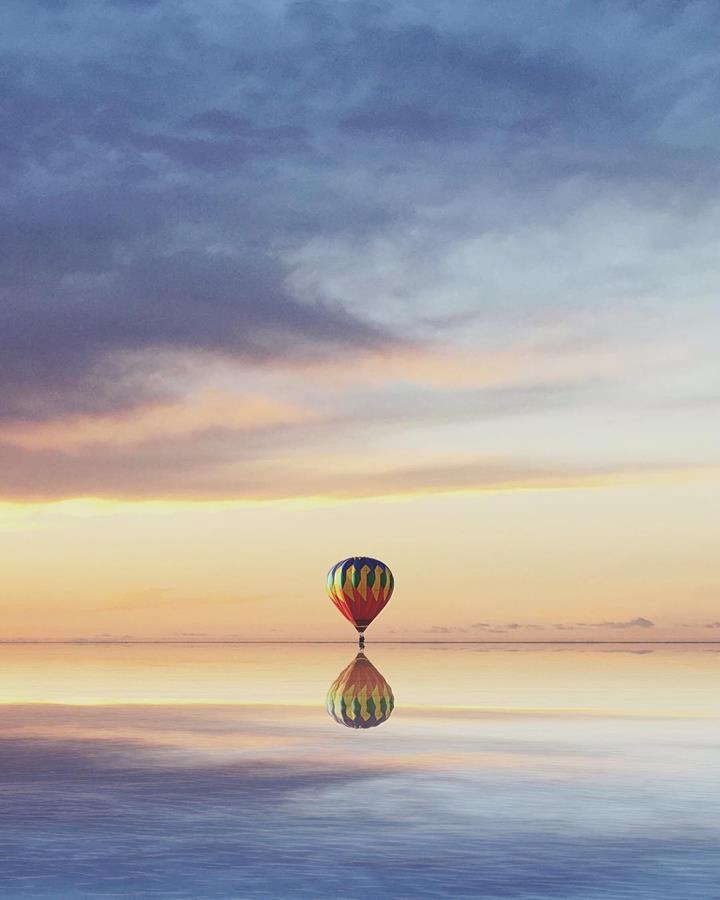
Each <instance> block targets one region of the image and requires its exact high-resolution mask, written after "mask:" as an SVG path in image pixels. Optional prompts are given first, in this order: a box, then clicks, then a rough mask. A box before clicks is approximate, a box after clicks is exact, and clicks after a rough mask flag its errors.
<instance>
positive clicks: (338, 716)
mask: <svg viewBox="0 0 720 900" xmlns="http://www.w3.org/2000/svg"><path fill="white" fill-rule="evenodd" d="M325 705H326V707H327V711H328V712H329V713H330V715H331V716H332V717H333V719H335V721H336V722H339V723H340V724H341V725H345V726H346V727H347V728H375V726H376V725H382V723H383V722H385V721H387V719H389V718H390V713H392V711H393V708H394V706H395V698H394V697H393V692H392V688H391V687H390V685H389V684H388V683H387V681H385V679H384V678H383V677H382V675H381V674H380V673H379V672H378V670H377V669H376V668H375V666H374V665H373V664H372V663H371V662H370V660H369V659H368V658H367V657H366V656H365V654H364V653H363V652H362V651H361V652H360V653H358V655H357V656H356V657H355V659H354V660H353V661H352V662H351V663H350V665H349V666H348V667H347V668H346V669H343V671H342V672H341V673H340V674H339V675H338V677H337V678H336V679H335V681H333V683H332V684H331V685H330V689H329V690H328V693H327V700H326V703H325Z"/></svg>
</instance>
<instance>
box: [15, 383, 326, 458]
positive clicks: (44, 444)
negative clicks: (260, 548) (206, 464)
mask: <svg viewBox="0 0 720 900" xmlns="http://www.w3.org/2000/svg"><path fill="white" fill-rule="evenodd" d="M311 418H312V416H311V414H310V413H308V412H305V411H303V410H300V409H296V408H293V407H291V406H289V405H287V404H283V403H278V402H276V401H273V400H268V399H266V398H264V397H257V396H238V395H236V394H231V393H227V392H222V391H203V392H201V393H197V394H195V395H193V396H191V397H190V398H188V399H186V400H183V401H180V402H175V403H167V404H160V405H156V406H145V407H142V408H140V409H134V410H130V411H127V412H123V413H115V414H112V415H104V416H73V417H64V418H62V419H51V420H46V421H43V422H16V423H10V424H8V425H5V426H3V428H2V431H0V439H1V440H2V442H3V443H4V444H6V445H10V446H14V447H18V448H20V449H23V450H59V451H70V452H72V451H77V450H80V449H82V448H85V447H90V446H94V445H103V444H113V445H114V446H117V445H122V446H128V445H134V444H142V443H145V442H146V441H150V440H153V439H155V438H181V437H187V436H188V435H191V434H195V433H198V432H202V431H208V430H210V429H212V428H227V429H232V430H234V431H256V430H259V429H262V428H265V427H268V426H271V425H292V424H298V423H301V422H305V421H309V420H310V419H311Z"/></svg>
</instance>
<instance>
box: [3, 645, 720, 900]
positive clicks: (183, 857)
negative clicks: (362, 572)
mask: <svg viewBox="0 0 720 900" xmlns="http://www.w3.org/2000/svg"><path fill="white" fill-rule="evenodd" d="M718 651H720V647H718V646H712V645H707V646H705V645H697V646H693V647H649V646H642V645H634V646H605V647H602V648H598V647H593V648H568V647H563V646H545V647H537V646H536V647H527V646H525V647H522V646H514V647H511V648H510V647H504V648H503V647H494V648H493V647H488V646H487V645H485V646H483V645H477V646H473V645H426V646H407V645H406V646H399V645H377V646H373V645H372V644H369V646H368V649H367V657H368V659H369V660H370V661H371V662H372V664H373V668H372V669H371V668H369V666H370V663H367V664H365V662H364V661H362V662H361V664H360V666H359V669H358V667H356V668H355V669H352V668H351V669H350V671H347V667H348V666H349V665H350V664H351V663H352V661H353V659H354V657H355V652H354V648H353V645H352V644H351V643H350V642H349V643H348V645H347V646H342V645H304V646H297V645H236V646H231V645H223V646H207V645H206V646H199V645H198V646H151V645H147V646H36V647H32V646H24V647H17V646H6V647H3V648H2V653H3V679H2V684H0V704H2V705H1V706H0V717H1V718H0V725H1V730H0V896H2V897H3V898H14V897H58V898H74V897H98V898H102V897H133V898H136V897H167V898H172V897H190V898H205V897H207V898H217V897H240V898H245V897H247V898H252V897H281V898H285V897H289V898H292V897H311V898H325V897H328V898H360V897H363V898H366V897H407V898H416V897H452V898H462V897H484V898H515V900H540V898H572V900H595V898H633V900H645V898H647V900H658V898H673V900H693V898H702V900H712V898H719V897H720V887H719V885H720V852H718V851H719V843H720V812H719V811H720V730H719V728H718V725H719V719H720V691H719V690H718V687H719V685H720V679H719V677H718V673H719V672H720V652H718ZM343 672H344V674H343V675H342V677H339V676H341V673H343ZM333 684H334V688H333V691H332V693H331V697H330V701H331V702H330V709H331V712H332V713H333V714H334V716H335V718H337V719H339V720H340V722H343V721H345V722H347V723H348V724H350V725H359V724H362V725H368V724H370V725H374V727H347V726H346V725H344V724H340V723H339V722H338V721H336V720H335V719H334V718H333V717H332V715H331V714H329V713H328V710H327V709H326V694H327V692H328V688H329V687H330V686H331V685H333ZM363 685H365V686H366V687H367V688H368V691H369V692H370V693H372V692H373V691H374V692H375V693H374V698H375V699H373V701H372V703H368V694H363V693H362V687H363ZM358 692H360V694H361V696H360V697H359V698H358ZM391 698H394V708H392V704H391V703H390V702H389V701H390V699H391Z"/></svg>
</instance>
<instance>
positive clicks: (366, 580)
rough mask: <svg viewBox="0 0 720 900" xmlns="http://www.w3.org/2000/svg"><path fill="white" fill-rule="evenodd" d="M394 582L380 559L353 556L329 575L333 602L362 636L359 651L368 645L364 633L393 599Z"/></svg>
mask: <svg viewBox="0 0 720 900" xmlns="http://www.w3.org/2000/svg"><path fill="white" fill-rule="evenodd" d="M394 587H395V579H394V578H393V574H392V572H391V571H390V569H389V568H388V567H387V566H386V565H385V563H383V562H380V560H379V559H372V558H371V557H369V556H351V557H350V558H349V559H343V560H341V561H340V562H339V563H335V565H334V566H333V567H332V569H330V571H329V572H328V573H327V590H328V594H329V595H330V599H331V600H332V602H333V603H334V604H335V606H337V608H338V609H339V610H340V612H341V613H342V614H343V615H344V616H345V618H346V619H347V620H348V621H349V622H352V623H353V625H354V626H355V627H356V628H357V630H358V632H359V634H360V640H359V643H360V649H361V650H362V648H363V647H364V646H365V637H364V635H363V632H364V631H365V629H366V628H367V627H368V625H369V624H370V623H371V622H372V620H373V619H374V618H375V616H377V614H378V613H379V612H380V611H381V610H382V609H383V607H384V606H385V604H386V603H387V602H388V600H389V599H390V597H391V596H392V592H393V588H394Z"/></svg>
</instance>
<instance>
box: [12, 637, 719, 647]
mask: <svg viewBox="0 0 720 900" xmlns="http://www.w3.org/2000/svg"><path fill="white" fill-rule="evenodd" d="M349 643H352V644H354V643H355V642H354V641H340V640H336V641H320V640H318V641H313V640H307V641H298V640H293V641H286V640H256V641H253V640H191V639H188V640H174V639H173V640H119V639H107V640H103V639H91V638H70V639H66V640H43V639H37V640H36V639H32V638H28V639H27V640H25V639H16V640H2V639H0V646H5V647H10V646H23V645H28V644H29V645H37V644H49V645H73V646H77V645H83V646H84V645H104V644H110V645H133V644H138V645H147V644H151V645H162V644H169V645H188V644H190V645H195V646H203V645H205V646H207V645H215V644H219V645H233V644H237V645H242V644H328V645H340V644H349ZM378 644H457V645H458V646H462V645H464V644H484V645H490V646H492V645H495V644H499V645H508V644H509V645H522V644H524V645H535V644H537V645H540V646H542V645H545V646H551V645H555V644H570V645H572V644H590V645H594V644H601V645H602V644H654V645H656V646H663V645H666V644H670V645H673V644H685V645H687V644H690V645H692V644H700V645H702V644H720V640H707V641H702V640H695V641H670V640H668V641H657V640H655V641H643V640H633V641H627V640H625V641H623V640H617V641H610V640H579V641H478V640H470V641H372V645H373V646H376V645H378Z"/></svg>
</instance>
